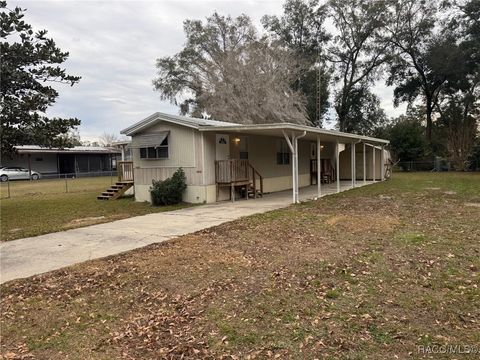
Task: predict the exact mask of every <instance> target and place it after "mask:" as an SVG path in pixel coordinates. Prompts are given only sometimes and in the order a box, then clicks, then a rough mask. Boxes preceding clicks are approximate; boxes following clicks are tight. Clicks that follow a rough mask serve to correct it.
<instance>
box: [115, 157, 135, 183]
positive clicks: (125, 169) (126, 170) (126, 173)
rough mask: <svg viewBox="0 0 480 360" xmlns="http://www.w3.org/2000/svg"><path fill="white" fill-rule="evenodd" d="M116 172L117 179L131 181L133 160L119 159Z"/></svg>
mask: <svg viewBox="0 0 480 360" xmlns="http://www.w3.org/2000/svg"><path fill="white" fill-rule="evenodd" d="M117 172H118V181H129V182H133V161H119V162H118V165H117Z"/></svg>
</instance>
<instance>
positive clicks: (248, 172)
mask: <svg viewBox="0 0 480 360" xmlns="http://www.w3.org/2000/svg"><path fill="white" fill-rule="evenodd" d="M257 178H258V179H259V180H260V194H262V195H263V176H262V175H260V173H259V172H258V170H257V169H255V167H254V166H253V165H252V164H250V162H249V161H248V160H243V159H228V160H216V161H215V182H216V183H217V184H225V185H227V184H231V185H232V186H234V185H235V183H243V184H245V183H250V182H251V185H252V186H253V193H254V197H257ZM248 186H249V185H248V184H247V193H248ZM247 196H248V195H247Z"/></svg>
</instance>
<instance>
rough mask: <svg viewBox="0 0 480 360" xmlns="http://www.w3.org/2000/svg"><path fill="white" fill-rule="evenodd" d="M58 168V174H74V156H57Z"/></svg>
mask: <svg viewBox="0 0 480 360" xmlns="http://www.w3.org/2000/svg"><path fill="white" fill-rule="evenodd" d="M58 167H59V169H58V171H59V173H60V174H74V173H75V155H73V154H59V155H58Z"/></svg>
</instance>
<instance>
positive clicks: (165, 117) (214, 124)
mask: <svg viewBox="0 0 480 360" xmlns="http://www.w3.org/2000/svg"><path fill="white" fill-rule="evenodd" d="M160 121H166V122H170V123H174V124H178V125H182V126H187V127H191V128H194V129H197V130H199V131H205V132H210V131H215V132H218V131H229V132H236V133H245V134H258V135H269V136H282V137H283V132H284V131H288V132H292V131H302V132H303V131H305V132H306V133H307V135H306V137H305V138H304V139H305V140H307V139H311V140H314V139H316V136H317V135H322V139H323V140H325V141H333V140H342V141H350V142H351V141H352V140H358V141H364V142H370V143H374V144H388V143H389V141H388V140H384V139H379V138H374V137H370V136H363V135H357V134H351V133H346V132H341V131H336V130H327V129H321V128H317V127H313V126H306V125H298V124H291V123H273V124H252V125H244V124H237V123H232V122H226V121H217V120H210V119H199V118H193V117H188V116H178V115H169V114H165V113H161V112H156V113H154V114H152V115H150V116H149V117H147V118H145V119H143V120H141V121H139V122H137V123H135V124H133V125H132V126H130V127H128V128H126V129H124V130H122V131H121V133H122V134H125V135H128V136H132V135H134V134H136V133H138V132H140V131H142V130H144V129H146V128H148V127H149V126H151V125H153V124H155V123H157V122H160ZM288 135H290V133H288Z"/></svg>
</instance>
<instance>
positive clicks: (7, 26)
mask: <svg viewBox="0 0 480 360" xmlns="http://www.w3.org/2000/svg"><path fill="white" fill-rule="evenodd" d="M23 18H24V10H23V9H21V8H19V7H16V8H15V9H13V10H9V9H8V8H7V4H6V2H5V1H1V2H0V38H1V43H0V53H1V61H0V71H1V82H0V89H1V102H2V107H1V112H0V120H1V127H0V136H1V141H2V149H1V153H2V156H11V155H12V154H14V153H15V146H17V145H26V144H36V145H43V146H47V147H53V146H55V147H65V146H69V145H70V139H69V136H68V133H69V131H70V130H72V129H74V128H75V127H77V126H78V125H80V120H78V119H76V118H69V119H62V118H58V117H55V118H49V117H47V116H46V115H45V112H46V110H47V108H48V107H49V106H51V105H52V104H53V103H54V102H55V100H56V98H57V97H58V92H57V91H56V90H55V89H54V88H53V87H52V86H51V84H52V83H54V82H55V83H65V84H69V85H74V84H76V83H77V82H78V81H79V80H80V77H78V76H71V75H67V73H66V71H65V69H64V68H62V67H61V64H62V63H64V62H65V60H66V59H67V58H68V52H63V51H61V50H60V49H59V48H58V47H57V46H56V45H55V42H54V41H53V40H52V39H50V38H48V37H47V31H46V30H40V31H36V32H35V31H34V30H33V29H32V27H31V25H29V24H27V23H26V22H25V20H24V19H23Z"/></svg>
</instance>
